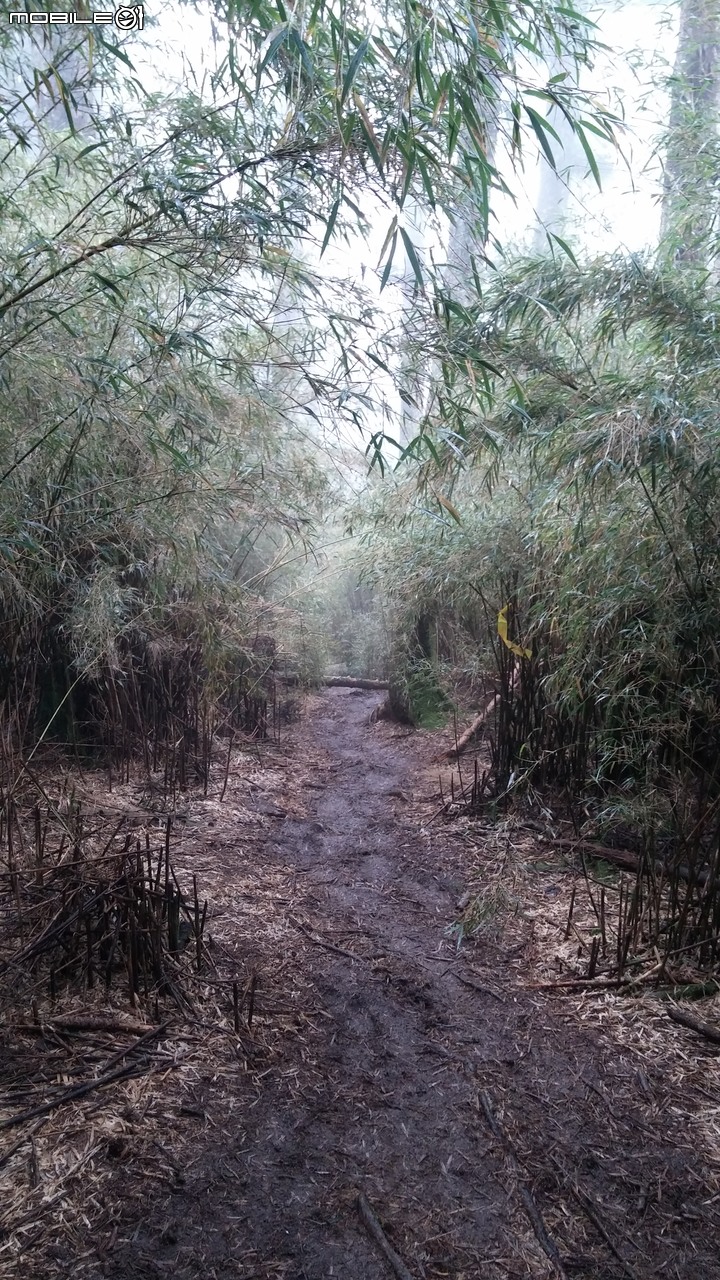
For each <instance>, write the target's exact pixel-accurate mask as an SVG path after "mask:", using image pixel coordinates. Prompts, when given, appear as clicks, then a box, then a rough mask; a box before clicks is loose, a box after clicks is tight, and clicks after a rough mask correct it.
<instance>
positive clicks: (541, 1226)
mask: <svg viewBox="0 0 720 1280" xmlns="http://www.w3.org/2000/svg"><path fill="white" fill-rule="evenodd" d="M479 1099H480V1106H481V1107H482V1109H483V1111H484V1113H485V1119H486V1120H487V1122H488V1125H489V1127H490V1131H491V1132H492V1134H493V1137H494V1138H495V1139H496V1140H497V1142H498V1143H499V1144H500V1146H501V1147H502V1148H503V1150H504V1151H505V1153H506V1154H507V1156H508V1158H509V1160H510V1163H511V1165H512V1169H513V1173H514V1174H515V1178H516V1180H517V1189H518V1193H519V1195H520V1199H521V1200H522V1203H523V1208H524V1209H525V1212H526V1214H527V1216H528V1218H529V1219H530V1222H531V1225H532V1229H533V1231H534V1232H535V1236H536V1238H537V1241H538V1244H539V1245H540V1247H541V1249H542V1250H543V1252H544V1253H545V1254H546V1255H547V1257H548V1258H549V1259H550V1261H551V1262H552V1264H553V1266H554V1268H555V1271H556V1274H557V1275H558V1276H560V1277H561V1280H567V1275H566V1272H565V1268H564V1267H563V1262H562V1258H561V1257H560V1252H559V1250H558V1247H557V1245H556V1244H555V1242H554V1240H552V1239H551V1238H550V1236H549V1234H548V1230H547V1227H546V1226H545V1223H544V1221H543V1217H542V1214H541V1212H540V1210H539V1209H538V1207H537V1205H536V1204H535V1201H534V1200H533V1197H532V1194H531V1192H530V1191H529V1190H528V1188H527V1187H526V1186H525V1184H524V1182H523V1181H522V1177H523V1174H524V1170H523V1167H522V1165H521V1163H520V1161H519V1159H518V1157H517V1155H516V1153H515V1148H514V1146H513V1144H512V1142H511V1141H510V1138H509V1137H508V1135H507V1134H506V1133H505V1130H504V1129H503V1128H502V1126H501V1124H500V1121H499V1120H498V1118H497V1116H496V1115H495V1112H494V1111H493V1106H492V1102H491V1101H490V1097H489V1095H488V1094H487V1093H486V1092H485V1090H484V1089H481V1090H480V1093H479Z"/></svg>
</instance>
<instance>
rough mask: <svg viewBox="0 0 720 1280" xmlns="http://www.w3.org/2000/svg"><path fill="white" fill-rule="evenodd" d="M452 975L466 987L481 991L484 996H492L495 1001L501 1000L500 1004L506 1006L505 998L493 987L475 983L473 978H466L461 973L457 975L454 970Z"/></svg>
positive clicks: (451, 971)
mask: <svg viewBox="0 0 720 1280" xmlns="http://www.w3.org/2000/svg"><path fill="white" fill-rule="evenodd" d="M450 973H451V974H452V976H453V978H456V979H457V981H458V982H462V984H463V986H464V987H471V988H472V990H473V991H480V992H482V994H483V995H484V996H492V998H493V1000H499V1001H500V1004H505V997H504V996H501V995H500V992H499V991H494V990H493V988H492V987H486V986H484V985H483V983H482V982H473V980H472V978H464V977H463V975H462V974H461V973H455V971H454V970H453V969H451V970H450Z"/></svg>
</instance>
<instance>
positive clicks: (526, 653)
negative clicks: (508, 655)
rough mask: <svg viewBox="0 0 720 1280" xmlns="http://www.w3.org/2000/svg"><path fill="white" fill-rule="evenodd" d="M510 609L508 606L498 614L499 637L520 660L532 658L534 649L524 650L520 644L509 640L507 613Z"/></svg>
mask: <svg viewBox="0 0 720 1280" xmlns="http://www.w3.org/2000/svg"><path fill="white" fill-rule="evenodd" d="M509 608H510V605H509V604H506V605H505V607H504V609H501V610H500V612H499V614H498V635H499V637H500V639H501V640H502V642H503V644H506V645H507V647H508V649H511V650H512V652H513V653H516V654H517V656H518V657H519V658H532V649H523V648H522V647H521V646H520V645H519V644H514V643H513V641H512V640H508V633H507V629H508V621H507V611H508V609H509Z"/></svg>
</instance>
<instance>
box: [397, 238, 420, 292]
mask: <svg viewBox="0 0 720 1280" xmlns="http://www.w3.org/2000/svg"><path fill="white" fill-rule="evenodd" d="M400 235H401V236H402V241H403V244H404V245H405V252H406V254H407V256H408V259H409V261H410V266H411V267H412V269H413V274H414V276H415V279H416V281H417V286H418V289H422V288H423V273H422V267H421V266H420V259H419V258H418V256H417V251H416V249H415V245H414V244H413V242H412V240H411V239H410V237H409V235H408V233H407V231H406V230H405V228H404V227H401V228H400Z"/></svg>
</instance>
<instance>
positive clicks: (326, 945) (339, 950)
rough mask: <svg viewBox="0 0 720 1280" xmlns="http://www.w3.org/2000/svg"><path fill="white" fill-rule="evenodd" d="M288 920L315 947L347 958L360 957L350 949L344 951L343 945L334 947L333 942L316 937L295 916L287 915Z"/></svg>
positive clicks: (355, 958) (354, 958)
mask: <svg viewBox="0 0 720 1280" xmlns="http://www.w3.org/2000/svg"><path fill="white" fill-rule="evenodd" d="M288 920H289V921H290V924H293V925H294V926H295V928H296V929H299V930H300V932H301V933H304V934H305V937H306V938H308V939H309V940H310V942H312V943H314V945H315V946H316V947H322V948H323V950H324V951H333V952H334V953H335V955H338V956H345V958H346V959H347V960H360V959H362V957H361V956H356V955H354V953H353V952H352V951H346V950H345V948H344V947H336V946H335V943H334V942H325V940H324V939H323V938H318V936H317V934H316V933H314V932H313V931H312V930H310V929H308V928H307V927H306V925H304V924H303V923H302V922H301V921H300V920H297V919H296V918H295V916H288Z"/></svg>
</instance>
